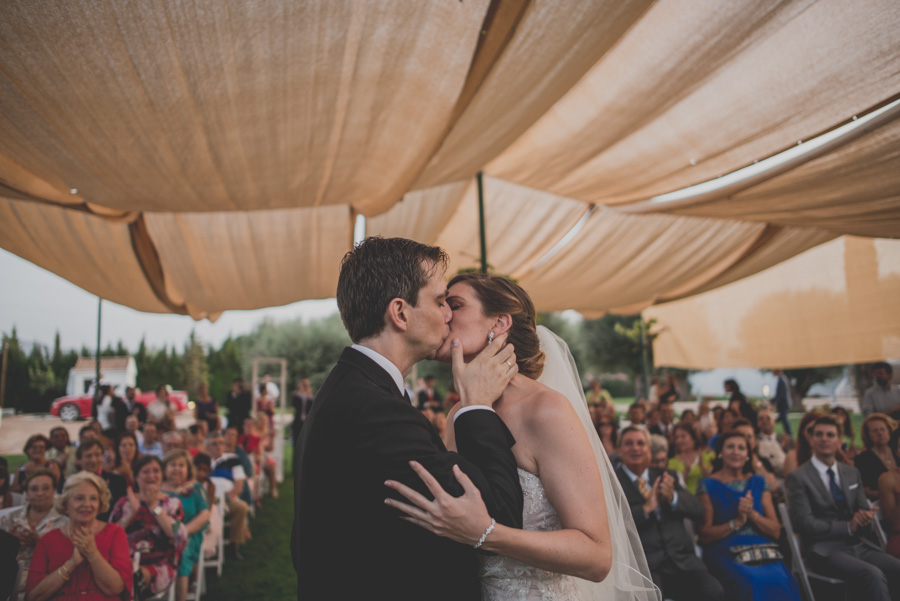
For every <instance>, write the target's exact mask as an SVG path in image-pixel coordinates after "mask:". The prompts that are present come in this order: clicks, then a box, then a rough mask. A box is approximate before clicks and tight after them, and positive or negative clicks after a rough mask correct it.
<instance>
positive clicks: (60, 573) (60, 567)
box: [56, 566, 72, 580]
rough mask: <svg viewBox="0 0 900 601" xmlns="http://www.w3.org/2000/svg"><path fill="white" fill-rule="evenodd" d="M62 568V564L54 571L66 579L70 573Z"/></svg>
mask: <svg viewBox="0 0 900 601" xmlns="http://www.w3.org/2000/svg"><path fill="white" fill-rule="evenodd" d="M63 568H64V566H59V568H58V569H57V570H56V571H57V572H58V573H59V577H60V578H62V579H63V580H68V579H69V578H71V577H72V575H71V574H70V573H69V572H66V571H65V570H64V569H63Z"/></svg>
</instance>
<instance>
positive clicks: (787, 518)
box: [778, 503, 848, 601]
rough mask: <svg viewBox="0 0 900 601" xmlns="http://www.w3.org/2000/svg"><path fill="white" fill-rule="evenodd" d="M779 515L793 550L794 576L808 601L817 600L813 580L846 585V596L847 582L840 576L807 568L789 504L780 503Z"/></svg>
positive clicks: (792, 567)
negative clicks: (834, 576)
mask: <svg viewBox="0 0 900 601" xmlns="http://www.w3.org/2000/svg"><path fill="white" fill-rule="evenodd" d="M778 515H779V516H780V517H781V523H782V525H784V530H785V533H786V535H787V536H786V537H785V538H787V541H788V548H789V549H790V552H791V570H792V571H793V572H794V576H796V577H797V582H798V583H799V584H800V588H801V590H802V591H803V596H804V597H805V598H806V599H807V600H808V601H815V599H816V596H815V595H814V594H813V587H812V582H817V583H822V584H825V585H828V586H829V587H834V586H842V587H844V596H845V597H846V595H847V592H848V591H847V583H846V582H844V581H843V580H841V579H840V578H832V577H830V576H825V575H823V574H817V573H815V572H810V571H809V570H807V569H806V563H805V562H804V561H803V554H802V553H801V551H800V543H799V540H798V535H797V533H796V532H795V531H794V526H793V524H791V514H790V513H789V512H788V508H787V505H785V504H784V503H779V504H778Z"/></svg>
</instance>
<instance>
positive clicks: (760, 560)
mask: <svg viewBox="0 0 900 601" xmlns="http://www.w3.org/2000/svg"><path fill="white" fill-rule="evenodd" d="M728 551H729V552H730V553H731V560H732V561H733V562H734V563H736V564H738V565H742V566H761V565H765V564H767V563H772V562H775V561H781V560H782V559H784V555H782V554H781V550H780V549H779V548H778V545H777V544H776V543H762V544H759V545H735V546H733V547H728Z"/></svg>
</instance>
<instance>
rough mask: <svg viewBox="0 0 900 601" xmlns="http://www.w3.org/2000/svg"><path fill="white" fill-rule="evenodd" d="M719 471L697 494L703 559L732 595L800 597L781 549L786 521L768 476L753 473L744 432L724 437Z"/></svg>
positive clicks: (790, 600)
mask: <svg viewBox="0 0 900 601" xmlns="http://www.w3.org/2000/svg"><path fill="white" fill-rule="evenodd" d="M716 451H717V456H716V461H715V464H714V465H713V473H712V474H711V475H710V476H708V477H706V478H701V480H700V483H699V484H698V485H697V496H698V497H699V498H700V500H701V501H702V502H703V507H704V509H705V519H704V521H703V524H702V525H701V526H700V531H699V534H700V542H701V544H702V545H703V560H704V561H705V562H706V565H708V566H709V569H710V571H711V572H712V573H713V574H714V575H715V576H716V578H718V579H719V582H721V583H722V586H723V587H724V588H725V596H726V598H728V599H747V600H751V599H752V600H753V601H778V600H784V601H800V591H799V589H798V587H797V582H796V581H795V580H794V577H793V576H792V575H791V573H790V572H789V571H788V569H787V567H786V566H785V565H784V562H782V555H781V552H780V551H779V550H778V537H779V536H780V535H781V524H779V523H778V518H777V517H776V516H775V506H774V505H773V504H772V494H771V493H770V492H769V487H768V484H767V482H766V479H765V478H764V477H763V476H760V475H759V474H754V473H753V468H752V467H751V462H752V458H751V452H750V445H749V443H748V441H747V438H746V437H745V435H744V434H742V433H741V432H739V431H738V430H732V431H731V432H725V433H723V434H722V435H721V436H720V437H719V442H718V444H717V449H716Z"/></svg>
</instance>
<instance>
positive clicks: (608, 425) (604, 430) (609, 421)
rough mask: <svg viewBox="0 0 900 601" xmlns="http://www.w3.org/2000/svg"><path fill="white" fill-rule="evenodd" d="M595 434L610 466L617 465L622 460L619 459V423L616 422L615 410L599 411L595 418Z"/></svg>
mask: <svg viewBox="0 0 900 601" xmlns="http://www.w3.org/2000/svg"><path fill="white" fill-rule="evenodd" d="M597 436H599V437H600V442H601V443H602V444H603V449H604V450H605V451H606V454H607V455H608V456H609V461H610V463H612V466H613V467H614V468H616V467H618V466H619V464H620V463H621V462H622V461H621V459H619V424H618V423H617V422H616V416H615V412H613V411H601V412H600V414H599V416H598V418H597Z"/></svg>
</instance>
